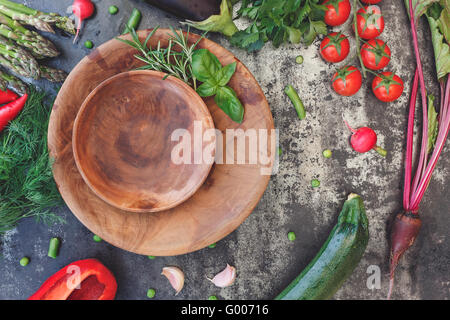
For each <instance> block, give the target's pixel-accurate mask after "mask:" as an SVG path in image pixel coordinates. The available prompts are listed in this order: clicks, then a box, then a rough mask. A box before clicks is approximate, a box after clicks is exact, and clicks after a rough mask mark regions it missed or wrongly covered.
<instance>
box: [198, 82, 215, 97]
mask: <svg viewBox="0 0 450 320" xmlns="http://www.w3.org/2000/svg"><path fill="white" fill-rule="evenodd" d="M218 88H219V86H218V85H217V83H215V81H214V82H211V81H206V82H204V83H203V84H201V85H200V86H199V87H198V88H197V93H198V95H199V96H200V97H210V96H213V95H215V94H216V92H217V89H218Z"/></svg>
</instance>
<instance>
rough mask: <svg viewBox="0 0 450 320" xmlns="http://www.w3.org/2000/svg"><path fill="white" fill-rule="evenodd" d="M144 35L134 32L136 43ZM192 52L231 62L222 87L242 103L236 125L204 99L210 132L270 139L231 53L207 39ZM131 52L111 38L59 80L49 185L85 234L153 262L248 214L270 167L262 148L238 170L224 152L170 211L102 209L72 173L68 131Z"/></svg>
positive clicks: (257, 94) (244, 72)
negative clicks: (231, 71) (233, 65)
mask: <svg viewBox="0 0 450 320" xmlns="http://www.w3.org/2000/svg"><path fill="white" fill-rule="evenodd" d="M149 32H150V30H142V31H140V32H139V37H140V38H141V39H142V41H143V40H144V39H145V37H146V36H147V35H148V33H149ZM169 33H170V30H168V29H159V30H158V31H157V32H156V33H155V35H154V37H152V39H151V41H150V43H149V44H150V45H152V46H155V45H156V44H157V42H158V40H160V41H161V45H162V46H167V43H168V41H167V39H168V38H169ZM125 37H126V38H128V39H130V37H129V36H125ZM189 40H190V42H191V43H193V42H195V41H196V40H198V36H197V35H194V34H191V36H190V39H189ZM199 47H200V48H207V49H209V50H210V51H211V52H212V53H214V54H215V55H216V56H217V57H218V58H219V60H220V61H221V63H222V64H223V65H225V64H229V63H232V62H234V61H236V62H237V68H236V73H235V75H234V76H233V77H232V79H231V81H230V83H229V85H230V86H231V87H232V88H233V89H234V90H235V91H236V93H237V95H238V97H239V99H240V100H241V102H242V103H243V105H244V108H245V114H244V121H243V122H242V123H241V124H238V123H235V122H233V121H232V120H231V119H230V118H229V117H228V116H226V115H225V114H224V113H223V111H222V110H221V109H219V108H218V107H217V105H216V104H215V103H214V99H213V98H207V99H205V103H206V105H207V106H208V108H209V110H210V112H211V115H212V117H213V120H214V123H215V127H216V128H217V129H219V130H220V131H221V132H222V133H224V134H225V132H226V130H227V129H243V130H254V131H256V133H257V135H258V137H260V136H262V135H263V133H266V134H267V135H268V136H269V137H271V136H273V135H274V133H273V132H272V131H270V130H272V129H273V128H274V123H273V118H272V114H271V112H270V108H269V105H268V103H267V100H266V98H265V96H264V93H263V92H262V90H261V88H260V86H259V85H258V83H257V81H256V80H255V78H254V77H253V75H252V74H251V73H250V71H249V70H248V69H247V68H246V67H245V66H244V65H243V64H242V63H241V62H240V61H239V60H238V59H237V58H236V57H235V56H234V55H233V54H232V53H231V52H229V51H227V50H226V49H224V48H223V47H222V46H220V45H218V44H216V43H214V42H212V41H210V40H208V39H202V40H201V41H200V43H199ZM134 54H136V51H135V50H134V49H133V48H131V47H129V46H127V45H126V44H124V43H122V42H120V41H118V40H114V39H113V40H111V41H108V42H106V43H105V44H103V45H101V46H100V47H98V48H97V49H96V50H95V51H94V52H92V53H91V54H90V55H89V56H87V57H85V58H84V59H83V60H81V61H80V63H79V64H78V65H77V66H76V67H75V68H74V69H73V71H72V72H71V73H70V75H69V76H68V78H67V80H66V81H65V82H64V84H63V86H62V88H61V90H60V92H59V94H58V96H57V98H56V100H55V104H54V106H53V110H52V113H51V116H50V124H49V131H48V144H49V149H50V155H51V157H53V158H54V159H55V162H54V165H53V174H54V177H55V181H56V183H57V185H58V188H59V191H60V192H61V195H62V197H63V198H64V200H65V202H66V204H67V206H68V207H69V208H70V210H71V211H72V212H73V213H74V214H75V216H76V217H77V218H78V219H79V220H80V221H81V222H82V223H83V224H84V225H85V226H86V227H87V228H88V229H90V230H91V231H92V232H93V233H95V234H97V235H99V236H100V237H101V238H103V239H104V240H106V241H107V242H109V243H111V244H113V245H115V246H117V247H120V248H122V249H125V250H128V251H132V252H135V253H138V254H144V255H154V256H169V255H177V254H184V253H187V252H191V251H195V250H198V249H201V248H204V247H206V246H207V245H209V244H211V243H214V242H217V241H218V240H220V239H222V238H223V237H225V236H226V235H228V234H229V233H230V232H232V231H233V230H235V229H236V228H237V227H238V226H239V225H240V224H241V223H242V222H243V221H244V220H245V219H246V218H247V217H248V215H249V214H250V213H251V212H252V210H253V209H254V207H255V206H256V204H257V203H258V202H259V200H260V198H261V196H262V195H263V193H264V191H265V189H266V187H267V184H268V182H269V179H270V175H267V171H269V172H270V170H271V169H272V166H273V164H274V159H275V152H274V149H275V148H274V147H273V146H272V145H271V144H267V150H264V149H261V150H259V153H260V154H262V153H265V154H267V155H268V157H269V161H268V162H266V164H263V162H262V161H259V162H258V163H256V164H238V163H237V160H239V159H238V153H237V152H234V149H236V148H237V147H235V148H227V149H230V150H231V151H229V153H228V154H227V155H228V156H229V159H231V160H234V161H232V162H233V164H215V165H213V167H212V169H211V172H210V174H209V176H208V178H207V179H206V181H205V183H204V184H203V185H202V186H201V187H200V188H199V189H198V191H197V192H196V193H195V194H194V195H193V196H192V197H190V198H189V199H188V200H187V201H185V202H183V203H182V204H180V205H179V206H177V207H175V208H172V209H169V210H166V211H161V212H155V213H132V212H127V211H123V210H120V209H117V208H115V207H113V206H111V205H109V204H107V203H106V202H104V201H103V200H101V199H100V198H99V197H97V196H96V195H95V194H94V193H93V192H92V191H91V189H90V188H89V187H88V186H87V185H86V183H85V182H84V180H83V178H82V177H81V175H80V173H79V172H78V170H77V167H76V165H75V161H74V156H73V153H72V128H73V123H74V120H75V117H76V115H77V112H78V110H79V108H80V107H81V105H82V103H83V101H84V99H85V98H86V97H87V96H88V95H89V93H90V92H91V91H92V90H93V89H94V88H95V87H96V86H97V85H98V84H99V83H101V82H102V81H104V80H105V79H107V78H109V77H111V76H113V75H115V74H118V73H121V72H125V71H129V70H131V69H134V68H136V67H138V66H139V65H140V63H139V61H138V60H137V59H136V58H134ZM223 140H224V143H223V148H224V149H225V148H226V146H229V145H230V143H231V141H235V138H234V136H232V135H226V136H225V138H224V139H223ZM217 152H218V149H216V153H217ZM231 152H232V154H230V153H231ZM233 153H234V155H233ZM224 154H226V151H224ZM224 158H225V156H224ZM227 163H228V162H227ZM264 170H265V174H263V171H264Z"/></svg>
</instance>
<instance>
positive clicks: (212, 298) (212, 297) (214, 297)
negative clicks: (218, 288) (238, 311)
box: [208, 296, 219, 300]
mask: <svg viewBox="0 0 450 320" xmlns="http://www.w3.org/2000/svg"><path fill="white" fill-rule="evenodd" d="M208 300H219V299H217V297H216V296H209V297H208Z"/></svg>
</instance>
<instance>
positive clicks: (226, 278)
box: [207, 264, 236, 288]
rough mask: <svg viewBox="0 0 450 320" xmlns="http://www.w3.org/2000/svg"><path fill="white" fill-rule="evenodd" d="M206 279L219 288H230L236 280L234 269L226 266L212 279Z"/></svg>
mask: <svg viewBox="0 0 450 320" xmlns="http://www.w3.org/2000/svg"><path fill="white" fill-rule="evenodd" d="M207 279H208V280H209V281H211V282H212V283H214V285H215V286H217V287H219V288H225V287H228V286H231V285H232V284H233V282H234V280H235V279H236V268H235V267H232V266H230V265H229V264H227V266H226V268H225V269H223V270H222V271H221V272H219V273H218V274H216V275H215V276H214V278H212V279H209V278H207Z"/></svg>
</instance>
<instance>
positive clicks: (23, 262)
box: [19, 257, 30, 267]
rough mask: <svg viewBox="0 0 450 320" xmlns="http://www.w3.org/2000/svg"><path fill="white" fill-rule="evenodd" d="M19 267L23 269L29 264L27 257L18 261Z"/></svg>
mask: <svg viewBox="0 0 450 320" xmlns="http://www.w3.org/2000/svg"><path fill="white" fill-rule="evenodd" d="M19 263H20V265H21V266H22V267H25V266H26V265H27V264H29V263H30V258H28V257H23V258H22V259H20V262H19Z"/></svg>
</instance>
